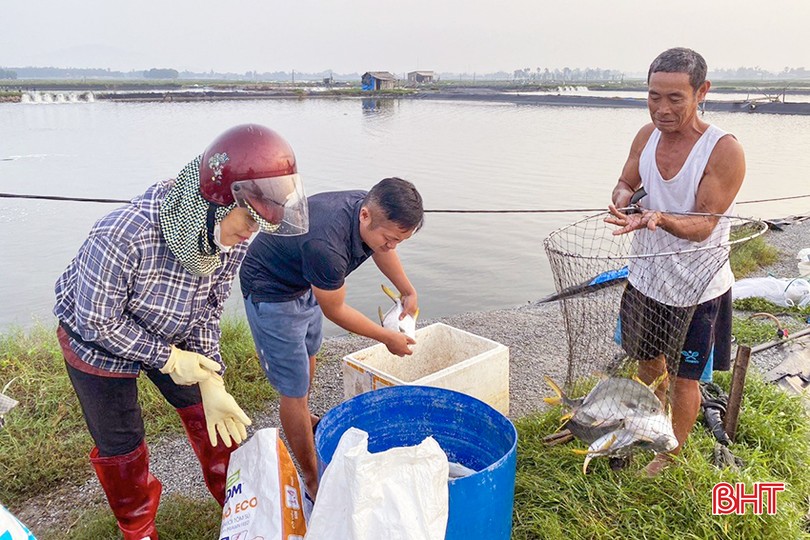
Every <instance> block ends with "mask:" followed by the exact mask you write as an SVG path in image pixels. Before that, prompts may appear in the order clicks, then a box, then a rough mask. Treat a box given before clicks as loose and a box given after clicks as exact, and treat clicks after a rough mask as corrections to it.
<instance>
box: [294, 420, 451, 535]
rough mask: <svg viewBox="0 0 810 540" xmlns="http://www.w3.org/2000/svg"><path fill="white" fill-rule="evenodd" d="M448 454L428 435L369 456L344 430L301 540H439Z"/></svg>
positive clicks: (353, 433)
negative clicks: (416, 442) (403, 445)
mask: <svg viewBox="0 0 810 540" xmlns="http://www.w3.org/2000/svg"><path fill="white" fill-rule="evenodd" d="M447 475H448V463H447V456H446V455H445V453H444V451H443V450H442V449H441V447H440V446H439V443H437V442H436V440H435V439H433V437H428V438H427V439H425V440H424V441H422V442H421V443H420V444H419V445H417V446H409V447H401V448H391V449H389V450H386V451H384V452H379V453H376V454H371V453H369V451H368V434H367V433H366V432H365V431H362V430H359V429H356V428H349V429H348V430H347V431H346V432H345V433H344V434H343V436H342V437H341V438H340V442H339V443H338V446H337V449H336V450H335V454H334V456H333V457H332V461H331V462H330V463H329V466H328V467H327V468H326V470H325V471H324V473H323V477H322V478H321V484H320V487H319V488H318V498H317V500H316V501H315V508H314V509H313V510H312V517H311V519H310V521H309V530H308V532H307V536H306V540H336V539H340V540H382V539H384V540H443V539H444V535H445V530H446V528H447V513H448V500H449V498H448V497H449V496H448V487H447Z"/></svg>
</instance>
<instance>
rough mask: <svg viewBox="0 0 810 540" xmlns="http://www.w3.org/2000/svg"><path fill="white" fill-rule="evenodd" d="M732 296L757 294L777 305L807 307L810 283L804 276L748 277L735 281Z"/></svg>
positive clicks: (747, 296) (737, 297)
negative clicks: (787, 277)
mask: <svg viewBox="0 0 810 540" xmlns="http://www.w3.org/2000/svg"><path fill="white" fill-rule="evenodd" d="M731 296H732V298H733V299H734V300H738V299H740V298H750V297H752V296H755V297H758V298H764V299H765V300H768V301H769V302H773V303H774V304H776V305H777V306H782V307H792V306H798V307H805V306H807V305H808V304H810V283H809V282H808V281H807V280H806V279H802V278H794V279H778V278H775V277H772V276H768V277H764V278H746V279H741V280H739V281H737V282H735V283H734V286H733V287H732V288H731Z"/></svg>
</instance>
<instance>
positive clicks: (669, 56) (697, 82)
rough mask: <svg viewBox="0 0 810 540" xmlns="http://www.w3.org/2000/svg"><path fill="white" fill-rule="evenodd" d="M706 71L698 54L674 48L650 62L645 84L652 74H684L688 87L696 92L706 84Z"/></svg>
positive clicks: (682, 48) (704, 61)
mask: <svg viewBox="0 0 810 540" xmlns="http://www.w3.org/2000/svg"><path fill="white" fill-rule="evenodd" d="M707 71H708V68H707V67H706V60H704V59H703V57H702V56H700V54H698V53H696V52H695V51H693V50H692V49H687V48H686V47H675V48H673V49H667V50H666V51H664V52H662V53H661V54H659V55H658V57H657V58H656V59H655V60H653V61H652V64H650V71H648V72H647V83H648V84H649V82H650V77H652V74H653V73H658V72H664V73H686V74H687V75H689V85H690V86H691V87H692V89H693V90H694V91H695V92H697V91H698V89H699V88H700V87H701V85H702V84H703V83H704V82H706V72H707Z"/></svg>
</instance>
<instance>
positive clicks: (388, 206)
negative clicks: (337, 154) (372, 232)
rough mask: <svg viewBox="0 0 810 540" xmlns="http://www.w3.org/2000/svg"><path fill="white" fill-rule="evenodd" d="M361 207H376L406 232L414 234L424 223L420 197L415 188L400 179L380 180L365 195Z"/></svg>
mask: <svg viewBox="0 0 810 540" xmlns="http://www.w3.org/2000/svg"><path fill="white" fill-rule="evenodd" d="M363 206H376V207H377V208H379V209H380V210H382V211H383V213H384V214H385V217H386V219H388V220H389V221H392V222H394V223H396V224H397V225H398V226H399V227H400V228H402V229H404V230H407V231H410V230H413V232H416V231H418V230H419V229H421V228H422V225H423V224H424V222H425V211H424V209H423V208H422V196H421V195H420V194H419V192H418V191H416V186H414V185H413V184H411V183H410V182H408V181H407V180H403V179H402V178H397V177H391V178H385V179H383V180H380V181H379V182H378V183H377V184H376V185H375V186H374V187H372V188H371V191H369V192H368V194H367V195H366V198H365V199H364V200H363Z"/></svg>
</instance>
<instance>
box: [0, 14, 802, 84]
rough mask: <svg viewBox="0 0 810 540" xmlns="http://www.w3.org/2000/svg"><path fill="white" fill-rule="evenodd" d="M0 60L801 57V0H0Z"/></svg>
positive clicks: (499, 62) (747, 60)
mask: <svg viewBox="0 0 810 540" xmlns="http://www.w3.org/2000/svg"><path fill="white" fill-rule="evenodd" d="M0 7H1V8H2V9H0V13H2V18H3V25H2V26H3V30H2V32H0V67H22V66H56V67H98V68H110V69H114V70H122V71H129V70H133V69H137V70H141V69H148V68H152V67H165V68H174V69H177V70H180V71H182V70H192V71H209V70H214V71H219V72H228V71H229V72H235V73H243V72H245V71H253V70H255V71H259V72H265V71H290V70H293V69H294V70H296V71H304V72H307V71H309V72H316V71H322V70H327V69H332V70H334V71H335V72H337V73H349V72H359V73H362V72H364V71H368V70H387V71H392V72H395V73H403V72H406V71H411V70H414V69H417V68H418V69H426V70H435V71H440V72H442V71H446V72H468V73H472V72H477V73H488V72H494V71H500V70H503V71H508V72H511V71H512V70H514V69H518V68H525V67H529V68H532V69H534V68H536V67H549V68H563V67H571V68H577V67H579V68H586V67H599V68H602V69H608V68H609V69H618V70H622V71H624V72H628V73H638V72H646V69H647V67H648V66H649V63H650V61H651V60H652V59H653V58H654V57H655V56H656V55H657V54H658V53H659V52H661V51H662V50H664V49H667V48H669V47H673V46H686V47H691V48H693V49H695V50H697V51H698V52H700V53H701V54H703V55H704V57H705V58H706V60H707V62H708V64H709V69H710V70H711V69H712V68H735V67H740V66H747V67H748V66H750V67H753V66H760V67H762V68H764V69H767V70H769V71H781V70H782V69H783V68H784V67H786V66H789V67H806V68H808V69H810V30H808V21H810V0H765V1H763V0H706V1H704V2H685V1H680V2H661V1H656V0H400V1H396V2H394V1H390V0H321V1H314V0H286V1H284V2H281V1H278V0H263V1H258V0H220V1H215V0H138V1H135V2H115V1H109V0H74V1H72V2H44V1H41V0H40V1H37V0H29V1H23V0H10V1H9V0H2V1H0Z"/></svg>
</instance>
